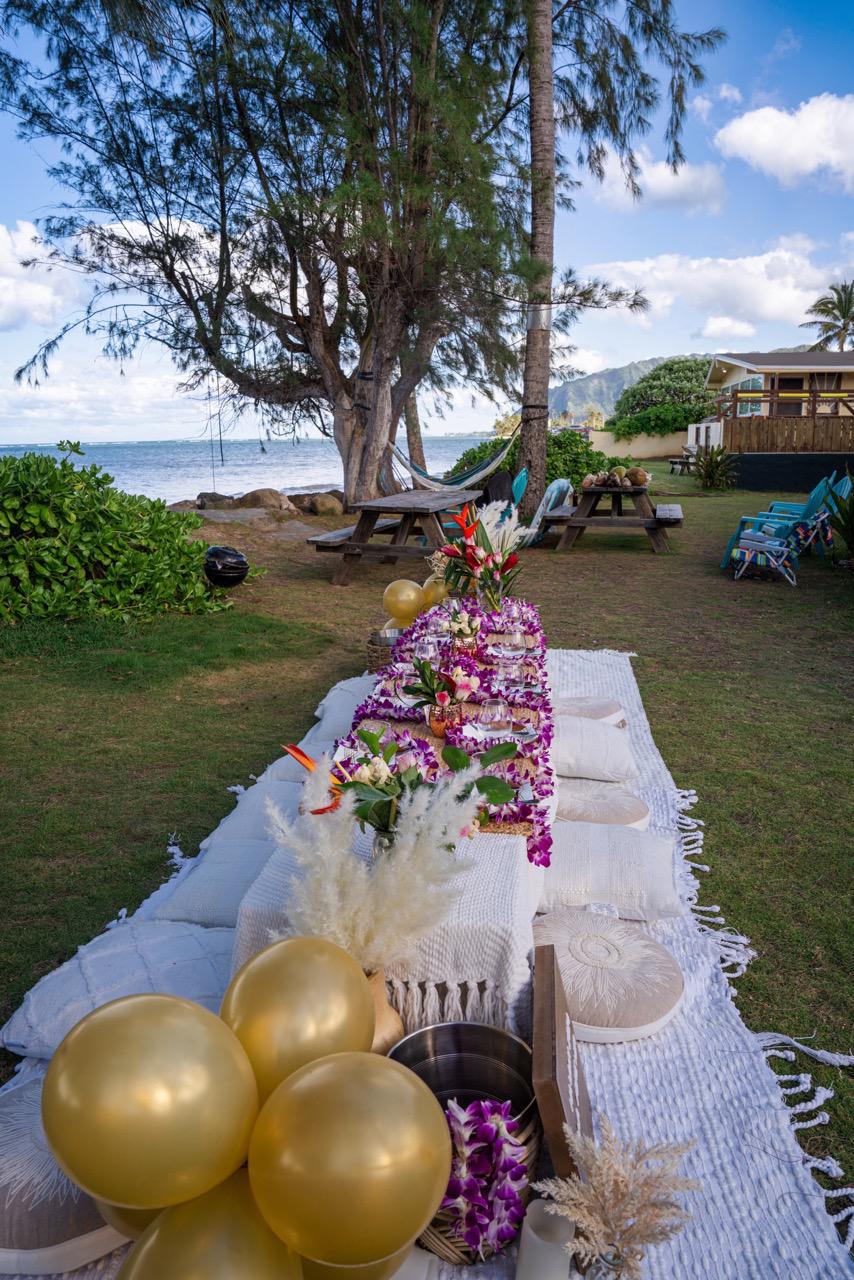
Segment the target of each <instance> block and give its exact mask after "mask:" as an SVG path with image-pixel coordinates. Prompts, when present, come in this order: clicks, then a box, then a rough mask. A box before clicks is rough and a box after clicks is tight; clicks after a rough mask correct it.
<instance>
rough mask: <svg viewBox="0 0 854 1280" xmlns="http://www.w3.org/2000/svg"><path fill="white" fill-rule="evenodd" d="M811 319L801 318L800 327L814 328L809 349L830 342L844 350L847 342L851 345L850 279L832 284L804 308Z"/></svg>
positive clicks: (853, 306)
mask: <svg viewBox="0 0 854 1280" xmlns="http://www.w3.org/2000/svg"><path fill="white" fill-rule="evenodd" d="M807 315H808V316H814V317H815V319H814V320H805V321H804V323H803V324H802V325H801V328H802V329H818V335H819V336H818V342H816V343H815V345H814V346H812V347H810V350H811V351H827V350H829V348H830V347H831V346H833V345H835V346H836V348H837V349H838V350H839V351H844V350H845V346H846V344H847V343H850V344H851V345H852V346H854V280H843V281H842V284H832V285H831V286H830V289H829V290H828V292H827V293H823V294H822V295H821V297H820V298H817V299H816V301H815V302H814V303H813V304H812V306H811V307H810V308H809V310H808V311H807Z"/></svg>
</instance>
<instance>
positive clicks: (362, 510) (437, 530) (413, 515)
mask: <svg viewBox="0 0 854 1280" xmlns="http://www.w3.org/2000/svg"><path fill="white" fill-rule="evenodd" d="M480 495H481V490H480V489H407V490H404V492H403V493H393V494H390V495H389V496H388V497H386V498H369V499H368V500H367V501H365V502H354V503H353V509H354V511H358V512H359V519H358V521H357V523H356V524H355V525H352V526H351V527H350V528H348V529H333V530H332V532H331V533H320V534H316V535H315V536H314V537H313V538H308V539H307V541H308V542H309V543H311V544H312V545H313V546H314V548H315V550H317V551H332V552H335V553H336V554H337V555H340V556H341V564H340V565H339V567H338V569H337V570H336V573H335V576H334V578H333V579H332V581H333V582H334V583H335V584H336V585H337V586H339V587H343V586H346V585H347V583H348V582H349V581H350V578H351V576H352V573H353V569H354V568H355V566H356V564H358V563H359V562H360V561H361V560H362V558H363V557H365V556H368V557H371V558H373V559H375V560H380V561H381V562H382V563H383V564H395V563H396V562H397V560H398V559H399V558H400V557H403V558H404V559H406V558H409V559H413V560H423V559H425V557H427V556H429V555H430V554H431V553H432V552H433V551H435V550H436V548H437V547H441V546H444V544H445V543H446V542H447V536H446V534H445V532H444V530H443V529H442V521H441V519H440V516H441V515H442V513H443V512H447V511H453V510H456V509H457V508H458V507H460V506H463V505H464V504H465V503H467V502H474V500H475V499H476V498H479V497H480ZM382 516H384V517H386V518H385V519H381V518H380V517H382ZM411 537H416V538H419V539H420V540H421V542H420V545H418V546H412V545H408V540H409V538H411ZM384 539H385V540H384ZM425 541H426V543H427V546H426V547H425V546H424V542H425Z"/></svg>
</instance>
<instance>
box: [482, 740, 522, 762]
mask: <svg viewBox="0 0 854 1280" xmlns="http://www.w3.org/2000/svg"><path fill="white" fill-rule="evenodd" d="M518 754H519V748H518V746H517V745H516V743H515V742H499V743H497V744H496V746H494V747H490V748H489V750H488V751H484V752H483V754H482V755H480V756H478V763H479V764H482V765H483V766H484V767H485V766H487V765H490V764H497V763H498V761H499V760H512V759H513V757H514V756H517V755H518Z"/></svg>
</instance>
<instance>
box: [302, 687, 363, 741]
mask: <svg viewBox="0 0 854 1280" xmlns="http://www.w3.org/2000/svg"><path fill="white" fill-rule="evenodd" d="M376 682H377V678H376V676H371V675H368V676H351V677H350V679H349V680H339V681H338V683H337V684H334V685H333V686H332V688H331V689H330V690H329V692H328V693H327V695H326V697H325V698H323V699H322V700H321V701H320V702H319V703H318V705H317V709H316V711H315V713H314V714H315V715H316V716H317V718H318V720H319V721H320V727H321V728H322V729H323V733H324V736H325V737H327V738H343V737H344V735H345V734H347V733H349V732H350V729H351V727H352V724H353V712H354V711H355V710H356V708H357V707H358V705H359V703H361V702H364V701H365V698H367V696H368V694H369V693H370V692H371V690H372V689H373V687H374V685H375V684H376Z"/></svg>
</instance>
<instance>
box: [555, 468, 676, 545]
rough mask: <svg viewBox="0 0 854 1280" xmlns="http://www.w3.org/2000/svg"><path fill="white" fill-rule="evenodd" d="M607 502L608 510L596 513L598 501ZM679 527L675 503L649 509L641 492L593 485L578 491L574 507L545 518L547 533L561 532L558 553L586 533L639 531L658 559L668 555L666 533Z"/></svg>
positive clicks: (646, 491)
mask: <svg viewBox="0 0 854 1280" xmlns="http://www.w3.org/2000/svg"><path fill="white" fill-rule="evenodd" d="M605 497H608V498H610V499H611V505H610V510H605V509H604V508H603V509H602V510H600V509H599V504H600V502H601V500H602V499H603V498H605ZM625 498H629V499H631V503H632V507H633V509H634V514H632V509H631V508H627V507H624V505H623V502H624V499H625ZM682 523H683V515H682V508H681V507H680V506H679V505H678V504H677V503H660V504H659V505H658V506H656V507H653V505H652V502H651V501H650V497H649V492H648V490H647V489H645V488H641V487H637V486H636V487H634V488H631V489H611V488H607V487H606V486H604V485H594V486H593V487H592V488H590V489H582V490H581V496H580V498H579V502H578V506H576V507H570V506H562V507H553V508H552V510H551V511H549V512H548V513H547V515H546V516H545V524H546V527H547V528H548V529H551V528H552V527H555V528H562V529H563V533H562V535H561V538H560V541H559V542H558V544H557V545H558V550H560V551H569V550H570V548H571V547H572V546H573V545H574V544H575V543H576V542H577V541H578V539H579V538H581V537H583V535H584V533H585V532H586V530H587V529H643V531H644V533H645V534H646V536H647V537H648V538H649V540H650V542H651V543H652V549H653V551H655V552H656V553H658V554H659V555H661V554H666V553H667V552H668V551H669V549H670V548H669V545H668V542H667V532H666V530H667V529H672V528H678V527H679V526H681V525H682Z"/></svg>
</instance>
